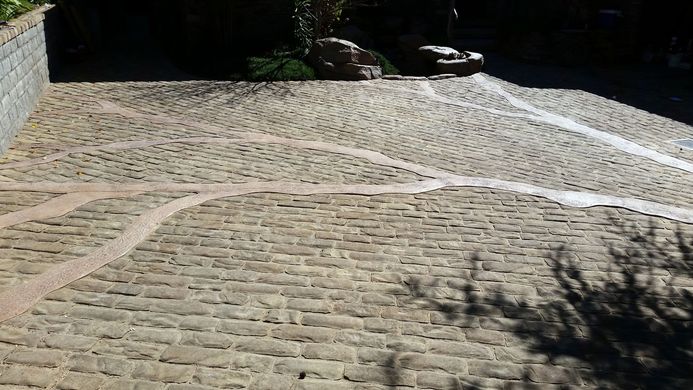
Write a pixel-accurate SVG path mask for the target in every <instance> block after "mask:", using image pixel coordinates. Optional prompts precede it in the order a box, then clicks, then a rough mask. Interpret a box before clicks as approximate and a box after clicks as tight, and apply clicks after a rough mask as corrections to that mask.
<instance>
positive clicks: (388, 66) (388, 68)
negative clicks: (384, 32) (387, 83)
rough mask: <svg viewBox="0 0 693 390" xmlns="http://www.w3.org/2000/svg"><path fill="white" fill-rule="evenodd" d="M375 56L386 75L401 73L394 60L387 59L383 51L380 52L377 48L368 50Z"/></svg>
mask: <svg viewBox="0 0 693 390" xmlns="http://www.w3.org/2000/svg"><path fill="white" fill-rule="evenodd" d="M368 51H369V52H370V53H371V54H373V56H374V57H375V59H376V60H378V63H379V64H380V66H381V67H382V68H383V74H384V75H396V74H399V69H397V67H396V66H394V65H392V62H390V60H388V59H387V57H385V56H384V55H382V54H381V53H378V52H377V51H375V50H368Z"/></svg>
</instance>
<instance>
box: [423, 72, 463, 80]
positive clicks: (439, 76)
mask: <svg viewBox="0 0 693 390" xmlns="http://www.w3.org/2000/svg"><path fill="white" fill-rule="evenodd" d="M455 77H457V75H456V74H454V73H443V74H436V75H433V76H428V79H429V80H445V79H452V78H455Z"/></svg>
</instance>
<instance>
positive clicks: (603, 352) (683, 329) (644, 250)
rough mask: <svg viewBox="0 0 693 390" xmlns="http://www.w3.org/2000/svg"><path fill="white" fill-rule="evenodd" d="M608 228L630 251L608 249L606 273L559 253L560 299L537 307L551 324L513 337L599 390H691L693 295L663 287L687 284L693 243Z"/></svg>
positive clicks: (553, 258)
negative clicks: (571, 367) (601, 388)
mask: <svg viewBox="0 0 693 390" xmlns="http://www.w3.org/2000/svg"><path fill="white" fill-rule="evenodd" d="M613 222H614V224H615V226H617V228H618V229H619V230H620V232H619V234H620V235H622V236H624V237H627V239H628V241H629V243H630V245H629V246H628V247H627V248H625V249H622V248H618V247H616V246H614V245H610V246H609V247H608V253H609V261H608V262H607V263H604V264H605V266H606V267H607V268H606V270H603V271H606V273H603V272H599V273H595V272H592V271H586V270H584V268H583V267H581V264H580V262H579V261H576V260H575V259H574V258H571V257H570V256H568V254H569V252H566V251H564V249H565V248H564V247H561V248H558V249H557V250H555V251H552V252H551V254H550V256H549V259H548V262H549V265H550V266H551V268H552V272H553V277H554V278H555V280H556V281H557V282H558V288H557V289H556V293H557V294H558V295H557V297H556V298H557V299H552V300H551V301H550V302H549V303H547V304H545V305H542V306H541V307H540V312H541V314H542V317H543V318H544V320H545V321H550V322H546V325H545V326H546V329H545V330H544V331H539V332H531V333H518V335H520V337H522V338H524V339H526V340H527V341H528V342H529V344H530V345H531V346H532V348H534V349H537V350H539V351H543V352H546V353H548V354H549V355H550V356H551V359H552V361H553V362H559V361H562V360H566V359H570V360H572V361H573V362H581V363H583V364H578V365H580V366H582V367H584V368H586V369H588V370H589V372H590V373H589V374H588V376H592V377H593V378H592V379H594V380H595V381H596V383H595V384H597V385H615V386H618V387H621V388H662V389H664V388H667V389H671V388H681V387H682V386H683V387H685V386H686V385H689V386H690V385H691V384H692V383H690V382H689V383H687V384H686V383H683V382H682V380H684V379H690V377H691V373H692V372H693V326H692V325H693V324H692V323H691V318H690V317H691V309H692V308H693V294H692V293H691V292H690V291H688V290H685V289H677V288H675V287H672V286H671V285H670V284H669V282H671V279H676V278H685V279H686V280H689V281H690V280H691V278H692V277H693V239H691V238H690V237H685V236H684V233H683V232H682V231H681V230H679V231H677V232H676V234H675V236H674V237H675V239H674V240H673V241H674V242H670V241H669V240H663V239H660V238H659V237H658V236H657V233H656V229H655V228H654V226H652V225H650V226H649V227H648V228H647V230H646V231H645V232H644V233H643V232H642V231H640V230H638V229H636V228H635V227H634V226H625V225H623V224H619V223H618V222H616V221H613ZM605 276H608V278H607V279H606V280H603V279H604V277H605Z"/></svg>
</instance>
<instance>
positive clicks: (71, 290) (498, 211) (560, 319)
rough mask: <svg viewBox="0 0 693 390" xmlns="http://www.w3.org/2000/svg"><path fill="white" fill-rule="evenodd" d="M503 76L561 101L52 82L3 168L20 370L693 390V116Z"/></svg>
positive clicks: (349, 86) (20, 375)
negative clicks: (687, 118)
mask: <svg viewBox="0 0 693 390" xmlns="http://www.w3.org/2000/svg"><path fill="white" fill-rule="evenodd" d="M486 78H487V79H488V80H490V81H491V82H492V83H497V84H498V85H500V86H501V87H502V88H503V89H504V91H506V92H507V93H509V94H511V95H512V96H511V97H514V98H517V99H520V100H519V102H520V103H523V104H525V105H527V104H529V105H531V106H533V107H535V108H537V109H543V110H547V111H550V113H548V114H551V113H552V114H556V117H551V116H550V115H548V114H547V115H544V114H541V113H537V112H538V111H537V112H532V111H531V108H530V109H529V110H528V109H527V107H525V106H523V105H522V104H518V101H515V104H514V105H513V104H511V103H513V100H512V99H507V98H504V97H503V96H501V95H500V94H499V93H497V92H498V91H495V90H493V89H492V88H484V87H483V85H482V84H483V83H480V79H479V80H475V79H473V78H460V79H451V80H442V81H431V82H425V83H422V82H414V81H396V82H395V81H378V82H371V83H339V82H308V83H278V84H270V85H262V84H260V85H256V84H242V83H222V82H207V81H191V82H155V83H144V82H142V83H138V82H129V83H128V82H111V83H62V84H53V85H52V86H51V87H50V90H49V91H48V92H47V93H46V94H45V95H44V96H43V98H42V100H41V103H40V106H39V107H38V108H37V110H36V112H34V114H33V115H32V116H31V118H30V120H29V121H28V123H27V124H26V126H25V128H24V129H23V131H22V132H21V133H20V135H19V137H18V138H17V139H16V141H15V144H14V147H13V148H12V149H11V150H10V152H9V153H8V154H7V155H6V156H5V158H4V160H3V161H2V162H0V164H4V165H0V212H1V214H5V215H4V216H0V225H2V226H3V227H4V228H3V229H2V230H0V308H2V310H3V311H4V313H2V314H0V315H5V316H7V317H11V318H7V319H5V320H4V321H3V322H1V323H0V386H2V387H7V388H24V387H28V386H34V387H42V388H51V389H53V388H56V389H84V390H87V389H210V388H246V387H247V388H251V389H334V390H337V389H385V388H395V387H396V388H420V389H457V388H464V389H472V388H502V389H526V388H527V389H530V388H542V389H545V388H548V389H550V388H553V387H555V388H566V387H568V388H569V387H588V388H596V387H614V388H637V387H641V388H682V389H683V388H691V387H693V381H691V372H693V346H692V335H693V329H692V328H691V327H692V326H693V323H692V322H691V308H692V307H693V295H692V293H693V272H692V270H693V268H691V267H693V224H691V223H690V219H688V221H689V222H685V221H686V218H690V216H691V215H693V214H692V212H691V209H692V208H693V206H692V205H691V204H692V203H693V193H692V191H691V188H693V187H692V186H693V173H691V171H690V170H687V169H686V167H687V166H690V164H691V162H693V152H690V151H685V150H681V149H679V148H677V147H675V146H674V145H672V144H670V143H669V142H668V141H670V140H673V139H681V138H691V136H692V134H693V129H692V128H691V127H689V126H686V125H683V124H680V123H677V122H674V121H671V120H668V119H666V118H662V117H657V116H655V115H651V114H648V113H646V112H643V111H639V110H636V109H634V108H631V107H628V106H624V105H620V104H618V103H616V102H613V101H609V100H605V99H602V98H599V97H596V96H594V95H589V94H585V93H581V92H579V91H557V90H533V89H529V88H522V87H518V86H515V85H512V84H509V83H505V82H503V81H501V80H497V79H493V78H490V77H488V76H486ZM559 115H561V116H562V117H558V116H559ZM556 118H559V119H560V118H563V119H561V120H565V119H566V118H569V119H572V120H574V121H575V122H571V123H576V124H582V125H586V126H591V128H592V129H593V130H597V131H603V132H607V133H608V134H610V135H615V136H618V137H620V138H618V139H617V142H616V144H618V142H620V141H618V140H622V139H625V140H630V141H632V142H634V143H636V144H638V145H640V147H642V150H646V151H648V152H647V153H650V154H653V153H654V154H655V155H656V156H664V157H668V158H670V159H671V158H673V159H672V160H675V161H674V163H673V164H674V165H676V164H679V166H672V165H671V164H667V163H662V162H661V161H660V162H658V161H657V160H656V158H655V159H653V158H649V157H647V156H646V157H643V156H640V155H637V153H632V152H631V153H627V151H628V150H627V151H624V150H621V149H623V148H621V149H619V147H617V146H618V145H614V144H612V143H609V142H605V141H604V139H599V137H596V138H595V137H594V136H588V135H585V134H582V133H580V132H579V131H576V129H577V130H580V129H581V128H580V127H579V126H578V127H575V126H573V125H571V124H568V125H566V124H565V123H563V122H561V123H553V122H556V120H557V119H556ZM552 121H553V122H552ZM571 126H572V127H571ZM246 132H255V133H262V134H264V135H270V136H274V137H275V138H273V140H274V141H273V142H264V141H263V142H259V141H258V142H255V141H253V142H250V141H248V140H240V141H239V137H240V138H243V137H241V136H242V135H243V134H246ZM209 137H215V138H220V137H225V138H226V139H227V140H236V141H228V142H227V141H225V142H216V140H212V141H214V142H209V141H210V140H209V139H208V138H209ZM181 138H185V139H186V140H184V141H183V142H173V143H161V142H160V143H156V142H153V143H151V144H146V143H131V144H122V143H121V144H117V143H120V142H122V141H142V140H150V141H152V140H157V141H159V140H172V139H181ZM279 138H281V140H284V141H281V142H279V141H277V139H279ZM286 140H288V141H286ZM292 140H293V141H292ZM295 140H304V141H319V142H321V144H319V145H317V144H312V146H310V145H309V146H310V147H305V145H303V144H300V143H296V142H295ZM265 141H267V139H265ZM275 141H276V142H275ZM292 142H293V143H292ZM85 145H110V146H106V147H101V148H100V149H99V148H91V149H90V148H86V149H75V150H72V151H71V152H70V153H63V154H62V155H57V156H54V157H55V158H53V157H50V158H43V157H44V156H49V155H51V154H53V153H56V152H60V151H64V150H67V149H70V148H74V147H77V146H85ZM316 145H317V146H316ZM337 147H348V148H350V149H349V150H346V148H342V149H339V150H334V149H335V148H337ZM626 149H628V148H626ZM363 150H369V151H375V152H379V153H382V154H383V155H384V156H383V155H377V156H375V157H373V156H372V155H366V154H364V153H365V152H363ZM638 150H640V149H638ZM656 156H655V157H656ZM371 157H372V158H371ZM382 158H390V159H389V160H387V161H385V162H384V160H382ZM657 158H659V157H657ZM32 159H37V160H32ZM379 159H380V160H379ZM369 160H370V161H369ZM22 161H23V162H25V163H19V164H14V163H16V162H22ZM393 161H394V162H393ZM666 161H669V160H666ZM12 164H14V165H12ZM686 164H688V165H686ZM430 171H435V172H434V173H433V174H431V173H429V172H430ZM440 172H443V173H444V174H452V175H461V176H465V177H475V178H488V179H498V180H503V181H504V182H503V183H507V182H513V183H515V184H512V185H508V184H503V185H497V186H495V188H492V187H494V186H493V185H486V184H488V183H486V182H484V183H486V184H485V185H480V186H470V185H467V184H465V185H462V184H460V183H461V181H460V180H462V179H459V178H457V179H455V178H453V177H452V176H449V177H447V176H446V178H444V179H439V180H438V181H436V180H432V181H431V178H438V176H439V175H438V174H439V173H440ZM426 180H428V182H426ZM455 180H457V181H455ZM267 182H270V183H279V185H273V187H271V189H266V190H261V191H250V192H249V193H245V194H240V193H236V192H234V191H236V189H237V188H238V187H233V186H229V184H240V185H243V183H260V184H259V185H264V184H262V183H267ZM17 183H20V184H21V185H22V186H23V187H21V186H20V187H12V185H15V184H17ZM23 183H33V184H28V185H25V184H23ZM56 183H57V184H56ZM74 183H92V184H94V185H93V186H91V187H88V188H87V189H84V188H85V187H79V188H78V189H77V190H74V188H77V187H78V186H77V187H76V186H75V185H74ZM109 183H110V184H116V185H110V186H109V185H106V184H109ZM141 183H159V184H157V185H154V184H147V185H145V186H139V187H138V184H141ZM185 183H187V184H190V185H191V186H187V187H186V186H183V185H182V184H185ZM213 183H218V184H221V185H222V186H225V187H223V191H222V190H221V189H220V188H221V187H222V186H219V187H214V186H207V187H204V188H205V190H197V189H196V187H195V186H199V185H200V184H213ZM282 183H294V184H282ZM296 183H299V184H296ZM411 183H428V184H427V185H429V184H430V185H433V184H436V186H435V187H434V188H428V187H427V188H426V189H425V190H419V189H418V188H419V187H417V189H415V190H414V189H412V188H410V187H409V185H410V184H411ZM440 183H442V184H440ZM456 183H457V184H456ZM465 183H466V182H465ZM494 183H496V182H494ZM518 183H519V184H529V185H533V186H539V187H542V188H543V189H549V190H553V191H555V193H556V194H559V195H560V196H559V195H556V196H554V197H553V198H552V197H551V196H548V197H547V196H545V195H542V194H539V193H537V192H536V191H535V192H532V191H529V192H528V191H525V190H522V189H521V188H516V187H517V186H516V185H517V184H518ZM324 184H334V185H335V186H331V187H330V191H322V189H324V188H326V187H323V185H324ZM393 184H396V185H398V186H394V187H393V186H390V185H393ZM438 184H440V185H438ZM491 184H493V183H491ZM496 184H497V183H496ZM354 185H357V186H354ZM422 185H423V184H417V186H422ZM508 186H510V187H512V188H509V187H508ZM251 187H252V186H251ZM80 188H81V189H80ZM244 188H245V187H244ZM267 188H269V187H267ZM383 188H385V189H384V190H383ZM523 188H524V187H523ZM230 189H233V191H230ZM304 189H305V190H304ZM316 189H321V191H316ZM366 190H368V191H372V192H367V191H366ZM224 191H227V192H224ZM229 191H230V192H229ZM566 191H568V192H566ZM316 192H324V193H316ZM193 193H202V195H198V197H197V198H195V196H196V195H191V194H193ZM370 193H373V195H368V194H370ZM585 193H589V194H592V195H589V196H593V197H594V199H598V201H597V203H599V204H603V201H604V200H605V201H608V202H615V203H614V205H622V206H624V207H604V206H595V207H589V208H584V207H574V206H585V205H586V204H581V203H580V202H582V201H583V200H584V199H585V198H584V197H585V195H584V194H585ZM204 194H208V195H209V194H212V195H209V198H208V199H205V198H204V196H205V195H204ZM307 194H313V195H307ZM217 195H219V196H217ZM220 195H224V196H220ZM200 196H201V198H200ZM633 198H634V199H640V200H645V201H649V202H650V203H647V202H645V203H642V202H640V203H639V202H638V201H635V200H634V199H633ZM51 199H55V200H53V201H50V200H51ZM176 199H179V200H180V199H192V200H191V202H192V203H190V204H185V205H183V206H181V207H178V208H179V209H180V211H177V209H178V208H176V209H175V210H172V211H171V212H170V213H168V214H171V215H170V216H168V214H166V215H162V216H160V217H161V218H158V219H157V218H155V217H153V216H152V215H150V212H151V211H152V210H163V209H164V208H165V207H168V206H167V205H171V204H174V205H176V204H177V203H175V202H176V201H175V200H176ZM552 199H554V200H552ZM590 199H593V198H590ZM624 199H626V200H625V201H624ZM196 201H197V203H199V204H196V203H195V202H196ZM45 202H48V203H45ZM172 202H173V203H172ZM619 202H620V203H619ZM183 203H184V202H183ZM42 204H45V206H41V205H42ZM643 204H644V206H643ZM34 206H36V207H34ZM645 206H646V207H645ZM22 210H24V211H22ZM27 210H29V212H28V213H27V212H26V211H27ZM147 223H149V225H147ZM128 229H130V230H128ZM147 229H149V230H151V231H152V232H151V233H149V230H147ZM139 233H142V237H143V239H142V240H141V241H140V240H137V239H136V237H135V236H137V234H139ZM128 237H135V238H132V240H135V242H134V244H133V245H134V249H132V250H129V251H128V249H129V248H128V247H127V245H126V244H127V241H128V239H129V238H128ZM103 248H111V249H113V248H115V249H114V250H113V251H110V252H109V251H103ZM119 250H121V251H122V252H127V253H126V254H124V255H123V254H122V253H119V252H118V251H119ZM109 256H110V257H112V259H110V258H109ZM79 259H87V260H89V261H88V262H87V263H89V262H92V261H103V262H104V263H107V265H105V266H103V267H101V268H99V267H96V268H99V269H98V270H96V271H94V272H90V273H89V272H87V273H89V274H88V275H87V276H86V277H84V278H81V279H79V280H74V281H72V280H69V275H68V276H65V275H67V274H70V272H77V271H79V269H80V267H81V265H79V264H82V263H75V262H74V261H79ZM110 260H112V261H110ZM68 261H73V262H72V263H66V262H68ZM109 261H110V262H109ZM60 264H69V265H70V267H68V268H69V269H68V270H65V271H64V272H62V273H59V274H55V275H53V274H51V273H50V272H51V270H56V269H59V268H56V267H58V266H59V265H60ZM72 264H76V265H75V266H74V267H73V266H72ZM89 264H91V263H89ZM77 265H79V266H77ZM39 275H44V276H45V275H53V276H51V277H44V279H47V280H43V279H41V276H39ZM70 275H71V274H70ZM54 276H55V277H54ZM63 276H65V277H67V278H68V279H67V280H65V283H68V284H67V285H66V286H64V287H61V288H58V289H57V290H55V291H52V292H51V290H53V288H45V289H44V290H41V288H40V287H41V286H46V285H50V284H51V283H57V284H58V285H56V287H60V285H61V284H60V283H59V282H60V281H61V279H60V278H61V277H63ZM73 279H75V277H73ZM24 282H26V283H27V284H26V285H21V284H22V283H24ZM63 284H64V283H63ZM27 286H30V287H31V286H38V287H37V289H38V290H36V291H37V292H36V294H38V296H39V297H40V299H39V300H38V302H36V303H35V304H34V302H29V301H31V297H30V295H31V293H30V292H27V291H29V290H30V288H28V287H27ZM32 291H34V290H32ZM45 293H48V294H47V295H45V297H43V295H44V294H45ZM2 294H4V295H2ZM12 294H14V295H12ZM3 296H4V297H5V299H4V301H3V298H2V297H3ZM7 297H11V299H8V298H7ZM24 299H26V300H27V301H28V302H29V304H28V306H27V307H24V308H22V307H21V304H22V302H23V300H24ZM3 305H4V306H3ZM13 305H14V306H18V307H19V309H17V308H16V307H14V309H17V310H18V311H19V312H23V313H22V314H19V315H16V316H15V315H14V314H11V313H12V311H11V310H12V309H13ZM26 309H28V310H26ZM24 310H26V311H24ZM8 313H9V314H8Z"/></svg>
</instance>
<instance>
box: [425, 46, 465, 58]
mask: <svg viewBox="0 0 693 390" xmlns="http://www.w3.org/2000/svg"><path fill="white" fill-rule="evenodd" d="M419 54H420V55H421V56H422V57H424V58H425V59H427V60H430V61H438V60H457V59H460V58H463V57H464V56H463V55H462V54H461V53H460V52H459V51H457V50H455V49H453V48H451V47H445V46H421V47H420V48H419Z"/></svg>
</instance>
